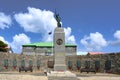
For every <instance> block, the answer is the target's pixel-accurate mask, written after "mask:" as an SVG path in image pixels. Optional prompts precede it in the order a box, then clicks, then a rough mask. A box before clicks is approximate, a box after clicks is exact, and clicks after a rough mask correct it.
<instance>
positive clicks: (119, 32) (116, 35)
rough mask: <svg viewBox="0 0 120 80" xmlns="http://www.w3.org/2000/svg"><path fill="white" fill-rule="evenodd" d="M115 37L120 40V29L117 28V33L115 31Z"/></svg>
mask: <svg viewBox="0 0 120 80" xmlns="http://www.w3.org/2000/svg"><path fill="white" fill-rule="evenodd" d="M114 37H115V38H116V39H118V40H120V30H117V31H116V32H115V33H114Z"/></svg>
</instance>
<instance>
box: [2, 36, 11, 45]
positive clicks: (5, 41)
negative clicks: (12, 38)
mask: <svg viewBox="0 0 120 80" xmlns="http://www.w3.org/2000/svg"><path fill="white" fill-rule="evenodd" d="M0 40H1V41H3V42H4V43H6V44H9V43H8V41H6V40H5V39H4V37H2V36H0Z"/></svg>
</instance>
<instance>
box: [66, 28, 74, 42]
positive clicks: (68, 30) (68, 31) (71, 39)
mask: <svg viewBox="0 0 120 80" xmlns="http://www.w3.org/2000/svg"><path fill="white" fill-rule="evenodd" d="M64 31H65V40H66V43H71V44H76V40H75V37H74V35H71V33H72V29H71V28H70V27H67V28H64Z"/></svg>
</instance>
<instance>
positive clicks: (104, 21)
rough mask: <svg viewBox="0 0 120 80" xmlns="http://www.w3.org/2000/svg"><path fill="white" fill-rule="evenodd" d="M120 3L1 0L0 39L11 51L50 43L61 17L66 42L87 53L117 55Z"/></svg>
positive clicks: (113, 0) (115, 0) (114, 0)
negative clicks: (34, 44) (28, 44)
mask: <svg viewBox="0 0 120 80" xmlns="http://www.w3.org/2000/svg"><path fill="white" fill-rule="evenodd" d="M119 4H120V0H10V1H8V0H0V40H2V41H4V42H6V43H8V44H9V45H10V46H11V47H12V49H13V50H14V52H16V53H20V52H21V45H22V44H26V43H33V42H42V41H52V39H53V34H52V35H48V33H49V32H50V31H52V32H53V31H54V28H55V27H56V21H55V18H54V12H55V10H57V12H58V13H59V14H60V16H61V22H62V26H63V28H64V30H65V34H66V43H72V44H77V46H78V48H77V51H78V54H79V53H80V52H81V51H82V52H86V51H95V52H120V5H119Z"/></svg>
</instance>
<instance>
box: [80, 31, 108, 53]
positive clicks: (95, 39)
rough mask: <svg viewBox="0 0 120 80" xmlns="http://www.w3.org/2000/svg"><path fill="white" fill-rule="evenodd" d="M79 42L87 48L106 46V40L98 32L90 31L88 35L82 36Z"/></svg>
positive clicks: (95, 48) (98, 48)
mask: <svg viewBox="0 0 120 80" xmlns="http://www.w3.org/2000/svg"><path fill="white" fill-rule="evenodd" d="M80 42H81V44H83V45H84V46H85V47H86V49H87V50H89V51H94V50H101V49H102V48H103V47H105V46H107V41H106V40H105V39H104V38H103V35H102V34H101V33H99V32H96V33H90V35H89V36H84V38H83V39H81V41H80Z"/></svg>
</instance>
